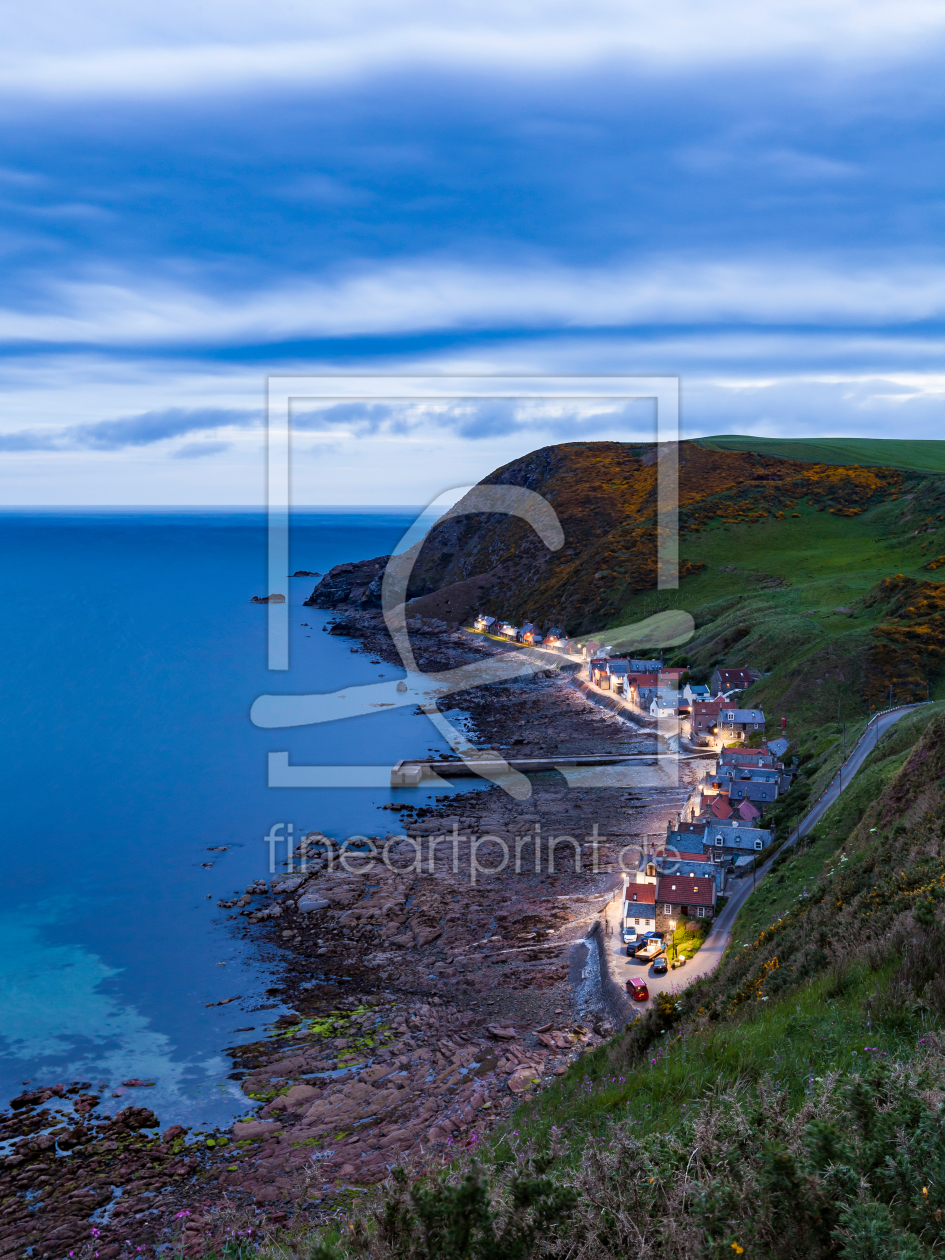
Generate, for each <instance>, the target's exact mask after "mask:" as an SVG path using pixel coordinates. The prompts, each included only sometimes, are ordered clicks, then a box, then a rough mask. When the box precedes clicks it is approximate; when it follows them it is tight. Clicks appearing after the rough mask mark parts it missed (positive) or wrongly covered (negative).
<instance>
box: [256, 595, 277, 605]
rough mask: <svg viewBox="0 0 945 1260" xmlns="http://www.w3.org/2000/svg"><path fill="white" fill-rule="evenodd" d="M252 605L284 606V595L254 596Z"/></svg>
mask: <svg viewBox="0 0 945 1260" xmlns="http://www.w3.org/2000/svg"><path fill="white" fill-rule="evenodd" d="M249 602H250V603H251V604H284V603H285V596H284V595H254V596H253V598H252V599H251V600H250V601H249Z"/></svg>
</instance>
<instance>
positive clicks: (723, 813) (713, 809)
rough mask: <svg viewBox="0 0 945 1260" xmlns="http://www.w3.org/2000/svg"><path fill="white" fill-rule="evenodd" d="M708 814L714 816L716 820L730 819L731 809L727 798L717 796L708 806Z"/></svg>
mask: <svg viewBox="0 0 945 1260" xmlns="http://www.w3.org/2000/svg"><path fill="white" fill-rule="evenodd" d="M709 812H710V813H712V814H714V815H715V817H716V818H731V816H732V808H731V806H730V805H729V803H728V797H726V796H721V795H719V796H717V797H716V798H715V800H714V801H713V802H712V804H711V805H710V806H709Z"/></svg>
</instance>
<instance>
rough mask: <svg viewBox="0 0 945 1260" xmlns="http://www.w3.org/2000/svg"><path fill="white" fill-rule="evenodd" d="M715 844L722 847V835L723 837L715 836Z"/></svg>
mask: <svg viewBox="0 0 945 1260" xmlns="http://www.w3.org/2000/svg"><path fill="white" fill-rule="evenodd" d="M715 844H716V847H717V848H719V849H721V847H722V837H721V836H716V837H715Z"/></svg>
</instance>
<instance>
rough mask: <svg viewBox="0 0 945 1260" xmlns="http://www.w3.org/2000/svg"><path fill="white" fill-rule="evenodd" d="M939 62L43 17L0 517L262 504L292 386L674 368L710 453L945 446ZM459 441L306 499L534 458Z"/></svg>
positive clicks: (263, 9) (2, 68)
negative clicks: (346, 378)
mask: <svg viewBox="0 0 945 1260" xmlns="http://www.w3.org/2000/svg"><path fill="white" fill-rule="evenodd" d="M657 10H658V11H657ZM943 41H945V10H942V9H941V7H940V6H936V5H932V4H926V3H909V2H905V3H899V4H895V5H894V4H892V3H886V2H885V0H883V2H882V3H878V2H874V3H869V2H868V0H860V2H859V3H855V4H851V3H844V2H842V0H820V2H819V3H817V4H805V3H803V2H800V0H799V2H798V3H794V4H790V5H789V4H786V3H773V4H770V5H766V6H764V7H763V8H759V6H757V5H756V4H751V5H750V4H748V3H728V2H725V0H717V2H716V3H714V4H709V5H705V4H702V5H699V4H696V3H695V2H694V0H676V2H675V3H668V4H661V5H660V6H653V5H652V4H650V5H644V4H642V3H633V2H630V3H623V4H611V3H599V2H597V3H594V2H593V0H592V2H591V3H590V4H586V5H583V6H580V9H579V10H578V7H577V6H565V5H561V4H557V3H527V2H523V3H520V4H517V5H510V4H503V5H498V4H495V5H493V6H492V7H490V6H489V4H486V3H484V4H477V5H475V6H473V5H468V6H467V5H463V4H454V5H433V4H425V3H409V2H407V3H401V4H398V5H397V6H394V5H391V4H372V3H353V4H351V5H350V6H346V7H345V8H344V11H343V12H339V13H337V14H330V15H328V16H325V15H324V14H306V13H303V12H302V11H301V9H300V7H298V6H296V5H293V4H286V3H278V2H277V3H275V4H271V5H267V6H261V5H255V6H250V5H245V6H242V7H241V6H239V5H228V6H222V5H220V6H215V5H214V4H206V5H204V6H201V7H200V11H199V12H197V13H194V12H193V11H192V10H191V9H189V8H188V7H186V6H184V5H180V4H177V3H174V2H173V0H172V2H171V3H169V4H168V5H165V6H162V9H161V12H160V13H157V14H156V13H154V12H153V10H152V8H151V7H149V8H147V9H146V8H145V7H144V6H141V5H137V6H136V5H135V4H131V5H126V6H118V5H114V6H111V5H108V4H102V3H95V2H94V0H93V3H92V4H91V6H90V7H89V9H88V10H87V12H84V13H83V18H82V20H81V22H80V21H79V19H78V18H77V17H76V15H75V12H74V10H72V9H70V8H68V7H66V6H64V5H59V4H54V3H48V2H46V3H43V0H40V3H39V4H37V5H35V6H33V7H32V9H31V11H30V13H29V14H26V15H24V18H23V22H22V25H21V26H20V28H19V29H18V30H17V32H16V33H15V35H14V36H13V37H12V40H11V42H10V43H9V44H8V46H7V48H6V50H5V52H4V53H3V57H2V59H0V111H2V124H3V125H2V127H0V208H2V215H0V252H2V260H3V289H2V300H0V350H2V359H0V395H2V408H0V452H2V460H0V463H2V469H3V471H2V472H0V478H2V484H0V491H2V493H3V495H4V497H5V499H6V500H7V501H8V502H20V503H30V502H38V503H54V502H63V503H68V502H73V503H74V502H89V503H93V502H114V503H118V502H135V501H139V502H143V503H144V502H150V503H161V502H164V503H172V502H220V503H226V502H238V503H247V502H254V501H257V500H259V499H260V497H261V494H262V441H261V428H260V416H261V405H262V398H263V392H264V383H265V378H266V375H267V373H270V372H276V373H282V372H294V371H298V372H303V373H315V374H317V373H336V372H342V373H348V374H350V373H357V372H366V373H371V372H384V373H390V372H411V373H417V372H429V373H447V374H449V373H458V374H463V373H467V372H477V373H482V372H486V373H489V372H495V373H502V374H513V375H514V374H516V373H523V374H532V373H541V372H547V373H574V374H582V373H592V374H602V373H628V372H629V373H641V374H649V373H674V374H678V375H679V376H680V377H681V379H682V390H683V425H684V432H685V433H686V434H687V435H690V436H695V435H698V434H707V433H725V432H763V433H772V434H785V435H802V434H808V433H812V434H827V433H831V434H854V433H863V434H871V435H878V436H881V435H886V436H912V437H934V436H940V435H941V429H942V425H941V417H942V415H943V404H945V372H943V370H942V367H941V352H942V321H943V313H945V257H943V248H942V244H941V242H942V239H943V232H942V229H943V226H945V224H943V219H945V189H943V171H945V161H943V158H945V154H943V147H945V140H943V128H942V114H943V108H942V106H943V101H942V97H943V94H945V86H943V82H942V76H941V73H940V66H941V56H942V51H943V48H942V45H943ZM437 423H438V422H437V421H436V418H435V417H432V418H431V416H430V415H429V414H427V415H426V417H425V420H424V426H425V427H423V426H421V427H423V433H422V435H420V434H419V430H416V431H414V432H413V440H412V441H410V440H405V441H404V443H403V446H402V451H401V453H400V454H398V453H397V450H396V449H395V446H394V445H392V444H391V443H390V442H389V441H388V442H387V443H386V444H385V445H384V447H383V451H381V450H380V449H379V448H377V446H376V437H377V433H376V431H375V432H369V431H367V429H365V430H363V431H359V432H358V433H356V434H351V435H350V436H349V439H348V440H349V441H350V442H351V443H354V446H353V447H352V448H351V449H348V450H346V451H345V453H344V457H343V458H342V457H341V456H340V455H338V451H337V450H335V454H334V455H333V454H332V449H329V446H326V445H325V444H322V445H321V446H319V445H318V444H315V445H313V446H311V447H304V449H303V447H302V446H300V447H299V451H298V459H299V460H300V468H301V466H302V465H304V470H303V471H301V472H300V482H299V484H300V486H304V493H305V495H306V496H309V497H311V498H312V499H313V500H314V501H320V502H331V501H336V502H339V501H340V502H343V501H350V502H356V501H361V502H365V501H368V502H382V501H386V502H417V501H418V496H419V497H420V498H425V497H433V495H434V494H436V493H438V492H439V490H440V489H441V488H442V487H441V486H438V485H436V484H435V481H436V476H435V475H434V474H433V473H428V472H427V471H424V472H423V473H422V475H421V474H418V471H417V465H418V462H419V463H423V462H424V460H423V459H420V460H419V461H418V452H420V451H421V450H422V451H424V452H426V453H427V457H428V456H429V453H430V452H437V459H439V460H441V461H445V463H441V466H440V470H439V471H440V473H442V475H444V476H445V475H447V472H446V471H445V470H448V475H449V476H450V477H460V473H461V472H462V473H465V474H466V475H464V476H461V477H460V480H463V481H467V480H474V479H475V478H476V477H478V476H481V475H482V474H483V473H484V472H486V471H488V470H489V468H490V467H491V465H490V463H489V461H490V460H491V459H494V458H496V457H497V456H498V455H501V454H503V452H504V453H505V454H508V451H510V450H512V446H508V445H507V444H506V445H503V444H502V443H500V444H499V445H498V446H496V445H495V443H494V442H493V439H494V438H495V437H496V432H495V424H492V425H491V426H490V425H482V424H479V425H470V424H466V425H465V426H464V425H463V424H459V423H455V422H453V421H450V422H448V423H447V422H446V421H445V420H444V421H443V422H442V423H440V427H439V429H437ZM648 423H649V421H648V418H647V415H646V414H644V412H643V411H641V410H640V409H633V408H630V409H628V410H627V413H626V416H625V419H624V421H623V425H624V428H623V429H622V430H620V432H625V433H626V436H649V433H648V431H647V427H648ZM408 427H409V426H408ZM577 427H579V428H581V431H582V432H583V431H584V427H583V426H577ZM608 432H609V430H608ZM403 435H404V436H405V439H406V438H407V437H408V436H409V435H408V433H407V430H404V434H403ZM388 436H390V435H388ZM421 436H422V441H421ZM506 436H507V437H508V439H509V440H510V441H512V443H513V446H514V441H515V440H525V439H526V438H527V441H528V443H529V444H530V445H540V444H541V443H542V441H544V440H561V425H560V423H558V422H556V423H555V424H554V425H551V426H550V427H549V428H548V429H547V430H546V431H542V430H541V428H540V426H539V427H538V428H532V427H529V428H527V431H525V432H523V433H519V434H518V437H516V436H515V433H513V431H512V429H510V430H509V432H508V434H507V435H506ZM513 439H514V440H513ZM424 443H425V444H426V445H424ZM336 456H338V458H337V459H336ZM355 468H357V469H358V472H357V473H355V472H354V471H353V470H354V469H355ZM370 470H374V471H370Z"/></svg>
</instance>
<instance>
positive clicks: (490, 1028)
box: [486, 1024, 518, 1041]
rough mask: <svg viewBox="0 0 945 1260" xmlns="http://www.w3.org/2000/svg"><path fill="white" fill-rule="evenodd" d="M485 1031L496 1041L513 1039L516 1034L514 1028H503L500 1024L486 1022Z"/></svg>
mask: <svg viewBox="0 0 945 1260" xmlns="http://www.w3.org/2000/svg"><path fill="white" fill-rule="evenodd" d="M486 1032H487V1033H488V1034H489V1036H490V1037H493V1038H494V1039H495V1040H496V1041H514V1040H515V1039H516V1037H517V1036H518V1033H517V1032H516V1031H515V1029H514V1028H503V1027H502V1026H501V1025H500V1024H486Z"/></svg>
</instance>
